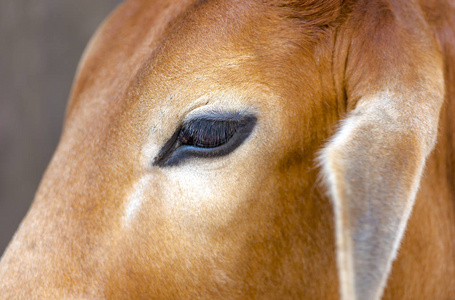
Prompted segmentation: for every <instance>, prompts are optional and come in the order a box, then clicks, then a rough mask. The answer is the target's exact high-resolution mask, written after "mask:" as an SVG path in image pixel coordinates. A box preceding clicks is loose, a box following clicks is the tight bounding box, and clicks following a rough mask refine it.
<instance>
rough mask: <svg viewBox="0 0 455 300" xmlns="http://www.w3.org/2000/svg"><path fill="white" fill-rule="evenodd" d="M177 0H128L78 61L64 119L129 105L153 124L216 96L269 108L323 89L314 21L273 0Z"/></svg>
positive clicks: (241, 105) (109, 114)
mask: <svg viewBox="0 0 455 300" xmlns="http://www.w3.org/2000/svg"><path fill="white" fill-rule="evenodd" d="M177 2H178V1H170V2H167V3H163V2H161V1H139V0H136V1H128V2H126V3H125V4H124V5H123V6H122V7H121V8H120V9H118V10H117V11H116V12H115V13H114V14H113V15H112V16H111V17H110V18H109V19H108V21H107V22H106V23H105V24H104V25H103V26H102V27H101V29H100V30H99V32H98V33H97V35H96V36H95V37H94V39H93V40H92V42H91V43H90V45H89V47H88V49H87V50H86V54H85V56H84V58H83V60H82V62H81V66H80V72H79V74H78V78H77V80H76V83H75V86H74V88H73V94H72V97H71V101H70V104H69V108H68V116H67V124H66V126H67V127H70V124H71V120H72V119H73V117H74V118H77V119H78V121H77V123H78V124H81V120H86V121H87V122H89V123H93V122H94V123H95V124H90V125H91V126H92V127H96V126H103V124H104V126H106V124H111V122H109V119H112V118H114V117H113V116H114V115H116V117H115V118H118V115H119V114H121V115H122V114H125V112H127V111H129V112H132V111H134V114H135V118H134V119H135V121H136V123H142V124H145V123H146V122H141V120H140V119H141V118H144V120H154V123H155V124H154V125H153V124H152V125H150V126H152V127H153V126H156V125H157V124H158V123H160V122H161V123H162V121H163V120H169V119H173V120H175V121H174V123H175V122H178V121H180V120H181V119H182V118H183V117H184V116H185V115H186V114H188V113H190V112H191V111H192V110H193V109H196V108H198V107H201V106H205V105H210V104H213V105H218V106H219V107H222V108H225V109H234V110H243V109H249V110H260V111H262V112H265V113H266V114H267V113H270V114H273V112H276V111H277V108H278V110H281V109H282V108H283V107H287V108H288V109H295V107H294V106H295V105H297V104H296V103H297V102H295V101H291V102H289V101H286V99H288V100H289V99H295V98H297V97H299V98H301V97H302V95H304V96H305V95H306V96H308V97H309V96H314V95H315V93H317V88H318V85H317V84H316V82H314V81H315V76H314V74H315V73H317V69H316V65H315V63H314V57H313V52H312V51H313V49H312V45H313V43H312V41H311V40H310V38H309V37H310V34H309V29H308V28H307V30H306V31H305V28H302V26H300V27H299V28H298V31H297V30H296V29H295V27H296V26H292V25H293V24H292V22H293V21H292V20H291V19H290V18H286V17H285V16H283V15H281V14H280V12H279V10H278V9H276V7H274V6H272V5H269V4H266V3H265V2H263V1H187V2H178V3H177ZM305 34H306V36H305ZM302 40H303V42H302ZM302 43H303V44H302ZM289 74H292V76H289ZM316 77H317V76H316ZM302 82H304V83H306V86H305V87H302V85H301V83H302ZM303 89H304V90H303ZM310 98H311V97H310ZM87 107H89V108H90V109H87ZM101 111H102V112H103V113H102V114H100V113H99V112H101ZM94 114H96V116H95V115H94ZM127 119H129V120H130V121H131V116H128V117H127ZM171 123H172V122H171ZM171 123H169V124H167V125H169V127H172V126H175V124H171ZM161 127H162V128H163V130H171V129H170V128H169V129H166V128H165V127H166V124H162V125H161Z"/></svg>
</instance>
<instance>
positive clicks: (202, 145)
mask: <svg viewBox="0 0 455 300" xmlns="http://www.w3.org/2000/svg"><path fill="white" fill-rule="evenodd" d="M255 124H256V117H254V116H253V115H249V114H248V115H245V114H240V113H220V112H213V113H210V114H207V115H203V116H198V117H194V118H192V119H189V120H187V121H185V122H184V123H183V124H182V125H181V126H180V128H179V129H178V130H177V131H176V132H175V133H174V135H173V136H172V137H171V139H170V140H169V141H168V142H167V143H166V144H165V145H164V146H163V148H162V149H161V150H160V151H159V154H158V156H157V157H156V158H155V160H154V162H153V164H154V165H157V166H161V167H166V166H175V165H177V164H179V163H181V162H182V161H184V160H187V159H189V158H191V157H205V158H213V157H219V156H224V155H228V154H229V153H231V152H232V151H234V150H235V149H236V148H237V147H239V146H240V145H241V144H242V143H243V141H244V140H245V139H246V138H247V137H248V136H249V135H250V133H251V131H252V130H253V128H254V125H255Z"/></svg>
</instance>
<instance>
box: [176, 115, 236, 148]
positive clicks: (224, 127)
mask: <svg viewBox="0 0 455 300" xmlns="http://www.w3.org/2000/svg"><path fill="white" fill-rule="evenodd" d="M239 127H240V122H239V120H218V119H203V118H198V119H195V120H190V121H189V122H188V123H186V124H184V125H183V127H182V128H181V129H180V133H179V137H178V141H179V142H180V143H181V144H182V145H185V146H194V147H199V148H216V147H219V146H221V145H224V144H226V143H227V142H228V141H229V140H230V139H231V138H232V136H233V135H234V134H235V133H236V131H237V129H239Z"/></svg>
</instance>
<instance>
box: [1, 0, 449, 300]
mask: <svg viewBox="0 0 455 300" xmlns="http://www.w3.org/2000/svg"><path fill="white" fill-rule="evenodd" d="M454 115H455V3H454V2H453V1H452V0H406V1H405V0H345V1H343V0H324V1H322V0H321V1H320V0H242V1H240V0H167V1H158V0H155V1H154V0H128V1H126V2H124V3H123V4H122V5H121V6H120V7H119V8H118V9H117V10H116V11H115V12H114V13H113V14H112V15H111V16H110V17H109V18H108V19H107V21H105V23H103V25H102V26H101V27H100V28H99V29H98V31H97V33H96V34H95V36H94V37H93V38H92V40H91V41H90V43H89V45H88V47H87V49H86V51H85V53H84V55H83V57H82V59H81V62H80V65H79V67H78V70H77V74H76V79H75V82H74V85H73V88H72V92H71V95H70V100H69V104H68V106H67V111H66V117H65V124H64V129H63V132H62V136H61V140H60V142H59V145H58V147H57V150H56V152H55V154H54V156H53V158H52V160H51V162H50V165H49V167H48V169H47V170H46V172H45V175H44V177H43V180H42V182H41V184H40V187H39V189H38V191H37V193H36V196H35V199H34V202H33V204H32V207H31V208H30V210H29V212H28V214H27V216H26V217H25V219H24V220H23V222H22V224H21V225H20V228H19V229H18V231H17V233H16V235H15V236H14V238H13V240H12V241H11V243H10V244H9V246H8V248H7V250H6V252H5V253H4V255H3V257H2V260H1V263H0V298H1V299H328V300H332V299H333V300H335V299H342V300H379V299H413V300H416V299H417V300H418V299H453V297H454V296H453V295H455V151H454V150H455V122H454V120H453V118H452V116H454Z"/></svg>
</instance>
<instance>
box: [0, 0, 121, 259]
mask: <svg viewBox="0 0 455 300" xmlns="http://www.w3.org/2000/svg"><path fill="white" fill-rule="evenodd" d="M121 2H122V1H121V0H77V1H70V0H0V255H1V254H2V253H3V251H4V249H5V247H6V246H7V244H8V242H9V240H10V239H11V237H12V235H13V234H14V232H15V230H16V228H17V227H18V225H19V223H20V221H21V220H22V218H23V217H24V215H25V213H26V212H27V210H28V207H29V206H30V204H31V202H32V200H33V196H34V193H35V191H36V189H37V187H38V184H39V182H40V179H41V176H42V174H43V172H44V170H45V168H46V166H47V164H48V163H49V160H50V159H51V156H52V153H53V152H54V150H55V148H56V146H57V142H58V139H59V136H60V132H61V129H62V122H63V115H64V111H65V107H66V102H67V98H68V94H69V91H70V87H71V82H72V80H73V76H74V73H75V71H76V66H77V62H78V60H79V58H80V56H81V54H82V51H83V49H84V47H85V45H86V44H87V42H88V40H89V38H90V36H91V35H92V34H93V32H94V31H95V29H96V28H97V27H98V25H99V24H100V23H101V22H102V20H103V19H104V18H105V17H106V16H107V15H108V14H109V12H111V11H112V10H113V9H114V8H115V7H116V6H117V5H118V4H120V3H121Z"/></svg>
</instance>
